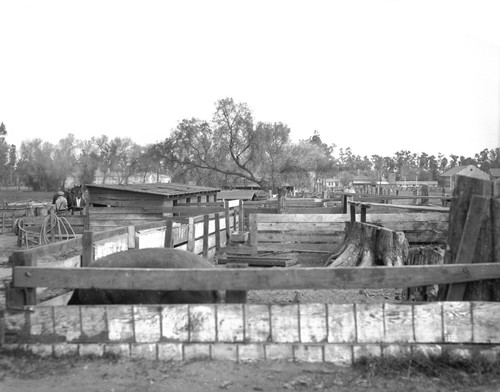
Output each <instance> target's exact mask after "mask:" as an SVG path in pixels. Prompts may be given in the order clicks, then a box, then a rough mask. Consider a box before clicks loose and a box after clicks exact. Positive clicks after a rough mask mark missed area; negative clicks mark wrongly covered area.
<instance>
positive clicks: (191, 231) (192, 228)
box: [187, 217, 196, 252]
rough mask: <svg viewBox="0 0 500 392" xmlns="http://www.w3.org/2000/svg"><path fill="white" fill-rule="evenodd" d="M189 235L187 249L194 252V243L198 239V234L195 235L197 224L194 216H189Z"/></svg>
mask: <svg viewBox="0 0 500 392" xmlns="http://www.w3.org/2000/svg"><path fill="white" fill-rule="evenodd" d="M187 236H188V242H187V250H188V251H189V252H194V243H195V241H196V235H195V224H194V218H193V217H190V218H189V223H188V234H187Z"/></svg>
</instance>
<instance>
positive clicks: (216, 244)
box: [215, 212, 221, 251]
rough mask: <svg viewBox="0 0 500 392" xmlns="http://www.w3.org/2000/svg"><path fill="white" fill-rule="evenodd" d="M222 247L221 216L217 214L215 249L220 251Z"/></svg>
mask: <svg viewBox="0 0 500 392" xmlns="http://www.w3.org/2000/svg"><path fill="white" fill-rule="evenodd" d="M220 247H221V244H220V214H219V213H218V212H216V213H215V249H216V250H217V251H219V249H220Z"/></svg>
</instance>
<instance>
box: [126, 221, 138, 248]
mask: <svg viewBox="0 0 500 392" xmlns="http://www.w3.org/2000/svg"><path fill="white" fill-rule="evenodd" d="M127 242H128V243H127V246H128V248H129V249H131V248H139V239H137V244H136V238H135V226H128V237H127Z"/></svg>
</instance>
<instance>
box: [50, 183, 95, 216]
mask: <svg viewBox="0 0 500 392" xmlns="http://www.w3.org/2000/svg"><path fill="white" fill-rule="evenodd" d="M63 192H64V197H65V198H66V200H67V201H68V211H71V212H72V213H74V212H75V211H80V212H81V211H83V210H84V209H85V205H86V204H87V203H86V201H85V196H84V193H85V188H84V186H83V185H75V186H74V187H73V188H71V189H69V190H64V191H63ZM57 198H58V195H57V193H56V194H55V195H54V197H53V198H52V204H56V200H57Z"/></svg>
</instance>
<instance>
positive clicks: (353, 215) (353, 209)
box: [350, 202, 356, 223]
mask: <svg viewBox="0 0 500 392" xmlns="http://www.w3.org/2000/svg"><path fill="white" fill-rule="evenodd" d="M350 213H351V223H354V222H356V204H354V203H353V202H351V203H350Z"/></svg>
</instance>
